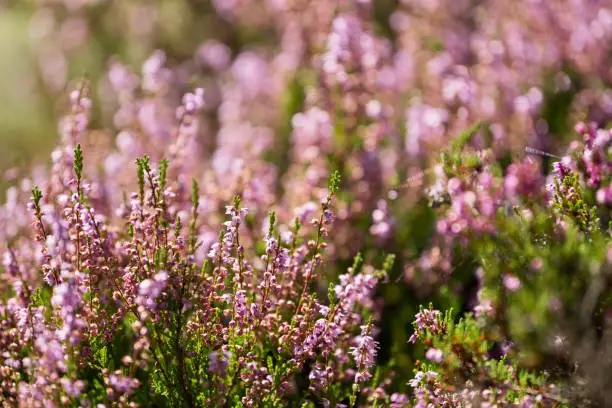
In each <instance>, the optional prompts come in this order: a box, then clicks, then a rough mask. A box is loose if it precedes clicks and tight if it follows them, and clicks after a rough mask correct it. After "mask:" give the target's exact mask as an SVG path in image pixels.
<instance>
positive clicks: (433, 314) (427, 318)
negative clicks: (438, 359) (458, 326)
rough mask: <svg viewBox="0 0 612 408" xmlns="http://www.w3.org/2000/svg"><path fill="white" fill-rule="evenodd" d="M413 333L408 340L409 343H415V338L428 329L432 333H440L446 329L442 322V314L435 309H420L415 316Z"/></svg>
mask: <svg viewBox="0 0 612 408" xmlns="http://www.w3.org/2000/svg"><path fill="white" fill-rule="evenodd" d="M415 317H416V318H415V320H414V323H413V325H414V333H413V334H412V336H410V339H409V340H408V341H409V342H411V343H416V341H417V339H419V338H421V337H422V336H423V335H424V334H425V332H427V331H429V332H431V333H433V334H442V333H444V332H445V331H446V327H445V326H444V324H443V322H442V314H441V313H440V311H439V310H436V309H422V310H421V311H420V312H418V313H417V314H416V316H415Z"/></svg>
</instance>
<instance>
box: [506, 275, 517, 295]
mask: <svg viewBox="0 0 612 408" xmlns="http://www.w3.org/2000/svg"><path fill="white" fill-rule="evenodd" d="M503 281H504V286H505V287H506V289H508V290H509V291H510V292H516V291H517V290H519V288H520V287H521V280H520V279H519V278H517V277H516V276H514V275H511V274H504V277H503Z"/></svg>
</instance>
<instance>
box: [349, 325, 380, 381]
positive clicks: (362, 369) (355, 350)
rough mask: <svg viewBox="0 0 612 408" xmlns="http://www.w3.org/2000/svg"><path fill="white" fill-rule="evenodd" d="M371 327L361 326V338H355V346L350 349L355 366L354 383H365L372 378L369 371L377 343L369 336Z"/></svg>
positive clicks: (374, 356)
mask: <svg viewBox="0 0 612 408" xmlns="http://www.w3.org/2000/svg"><path fill="white" fill-rule="evenodd" d="M371 330H372V325H371V324H367V325H363V326H361V336H359V337H358V338H357V345H356V346H355V347H351V354H352V355H353V358H354V359H355V362H356V365H357V372H356V373H355V383H362V382H366V381H367V380H369V379H370V378H371V377H372V374H371V373H370V369H371V368H372V367H373V366H374V363H375V358H376V350H377V348H378V343H377V342H376V341H374V339H373V338H372V336H370V331H371Z"/></svg>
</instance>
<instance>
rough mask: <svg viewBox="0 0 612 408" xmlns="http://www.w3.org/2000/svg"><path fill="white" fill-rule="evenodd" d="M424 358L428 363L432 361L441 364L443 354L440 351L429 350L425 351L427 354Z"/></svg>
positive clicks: (435, 349)
mask: <svg viewBox="0 0 612 408" xmlns="http://www.w3.org/2000/svg"><path fill="white" fill-rule="evenodd" d="M425 358H427V359H428V360H429V361H433V362H434V363H441V362H442V360H443V359H444V354H443V353H442V350H440V349H437V348H430V349H429V350H427V353H425Z"/></svg>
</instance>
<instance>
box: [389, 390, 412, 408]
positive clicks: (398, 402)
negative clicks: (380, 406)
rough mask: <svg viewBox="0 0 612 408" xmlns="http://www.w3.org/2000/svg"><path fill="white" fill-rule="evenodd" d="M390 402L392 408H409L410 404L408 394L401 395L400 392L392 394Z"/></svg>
mask: <svg viewBox="0 0 612 408" xmlns="http://www.w3.org/2000/svg"><path fill="white" fill-rule="evenodd" d="M389 400H390V402H391V405H390V408H404V407H407V406H408V404H409V402H410V401H409V400H408V396H407V395H406V394H400V393H398V392H395V393H393V394H391V398H390V399H389Z"/></svg>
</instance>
